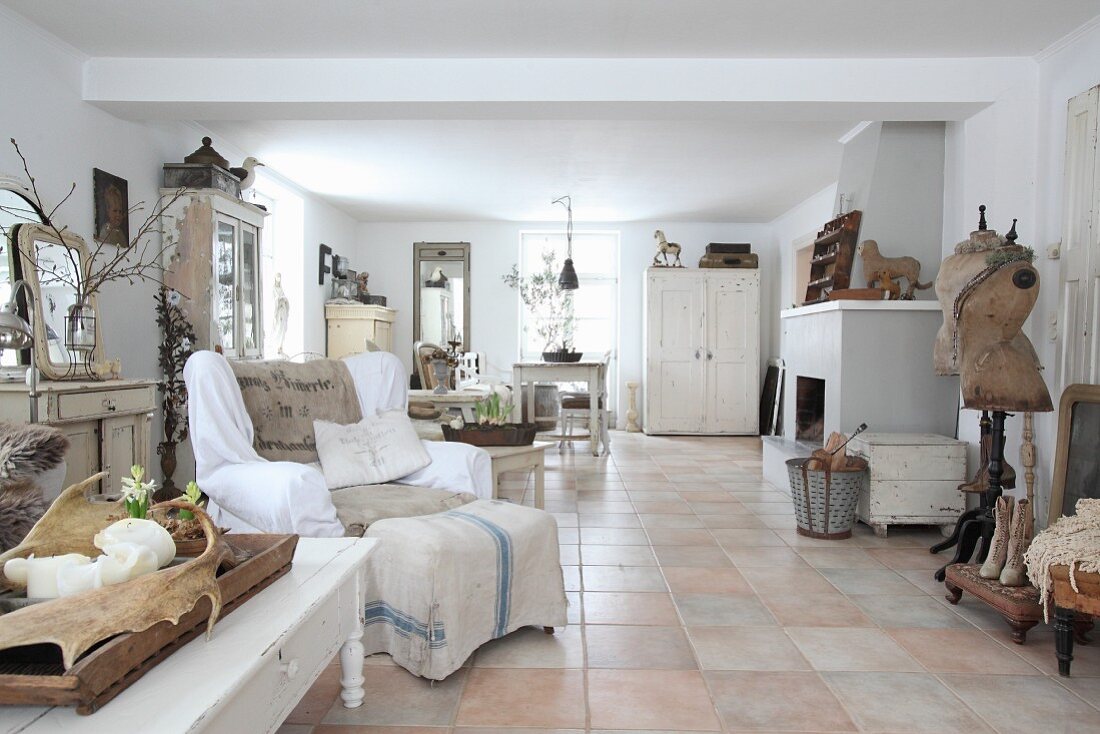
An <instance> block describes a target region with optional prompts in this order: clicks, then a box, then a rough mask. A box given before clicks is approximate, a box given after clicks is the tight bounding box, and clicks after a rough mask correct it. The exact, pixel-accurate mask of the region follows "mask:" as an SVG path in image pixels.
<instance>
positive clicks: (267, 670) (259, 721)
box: [203, 593, 343, 733]
mask: <svg viewBox="0 0 1100 734" xmlns="http://www.w3.org/2000/svg"><path fill="white" fill-rule="evenodd" d="M216 629H217V628H215V632H214V634H215V635H216V634H217V631H216ZM342 641H343V640H342V638H341V635H340V601H339V596H338V594H335V593H334V594H332V595H331V596H329V597H328V598H327V599H325V600H324V601H322V602H320V606H319V608H318V609H317V610H316V611H315V612H314V613H313V614H312V615H310V617H309V618H308V619H307V620H305V621H304V622H303V623H302V624H301V625H300V626H299V627H297V628H296V629H293V630H290V631H288V632H287V633H286V634H285V635H283V637H282V639H281V640H279V641H278V642H277V643H276V644H274V645H272V646H271V647H270V648H268V650H267V652H265V653H264V656H263V659H262V661H261V662H260V666H259V668H258V669H257V670H256V671H255V672H254V673H253V674H252V677H251V678H249V679H248V680H247V681H246V682H244V684H243V685H242V686H241V687H240V689H238V690H237V691H235V692H234V693H233V695H232V697H230V698H228V699H227V701H226V704H225V706H224V707H222V709H221V710H220V711H218V712H217V713H216V714H215V715H214V716H213V717H211V719H210V720H209V721H208V722H206V726H205V728H204V729H203V731H207V732H212V733H213V732H272V731H275V730H276V729H277V728H278V727H279V725H280V724H281V723H282V722H283V720H284V719H285V718H286V717H287V715H288V714H290V712H291V711H292V710H293V709H294V707H295V706H296V705H297V704H298V702H299V701H300V700H301V699H302V698H303V697H304V696H305V694H306V692H307V691H308V690H309V688H310V686H311V685H313V682H314V681H316V680H317V678H318V676H320V675H321V672H322V671H323V670H324V668H325V666H327V665H328V663H329V661H331V660H332V658H333V657H334V656H335V654H336V652H337V651H338V650H339V648H340V645H341V643H342Z"/></svg>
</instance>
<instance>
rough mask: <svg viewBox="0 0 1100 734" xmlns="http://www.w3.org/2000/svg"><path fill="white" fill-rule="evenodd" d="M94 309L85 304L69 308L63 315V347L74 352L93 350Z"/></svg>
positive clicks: (78, 303)
mask: <svg viewBox="0 0 1100 734" xmlns="http://www.w3.org/2000/svg"><path fill="white" fill-rule="evenodd" d="M95 337H96V334H95V309H93V308H92V307H91V306H90V305H88V304H86V303H80V302H77V303H75V304H73V305H72V306H69V310H68V312H67V313H66V315H65V346H66V347H68V348H69V349H71V350H73V351H74V352H90V351H92V350H93V349H95Z"/></svg>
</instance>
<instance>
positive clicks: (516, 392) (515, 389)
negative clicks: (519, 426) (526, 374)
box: [512, 367, 523, 423]
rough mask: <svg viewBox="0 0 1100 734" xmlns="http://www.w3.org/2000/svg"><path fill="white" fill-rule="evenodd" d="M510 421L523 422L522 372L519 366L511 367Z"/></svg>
mask: <svg viewBox="0 0 1100 734" xmlns="http://www.w3.org/2000/svg"><path fill="white" fill-rule="evenodd" d="M512 406H513V407H512V422H513V423H522V422H523V374H522V372H521V370H520V368H519V367H513V368H512Z"/></svg>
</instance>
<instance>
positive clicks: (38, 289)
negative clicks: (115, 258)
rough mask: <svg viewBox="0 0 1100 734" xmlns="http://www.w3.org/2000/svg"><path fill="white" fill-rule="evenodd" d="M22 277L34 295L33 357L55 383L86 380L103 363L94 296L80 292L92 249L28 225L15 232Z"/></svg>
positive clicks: (70, 236)
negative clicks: (56, 381)
mask: <svg viewBox="0 0 1100 734" xmlns="http://www.w3.org/2000/svg"><path fill="white" fill-rule="evenodd" d="M16 240H17V242H16V245H17V247H18V249H19V254H20V256H21V261H20V265H21V266H22V271H23V277H24V279H25V280H26V281H27V282H28V283H29V284H30V286H31V290H32V291H34V297H35V303H34V314H33V316H34V321H33V323H32V326H33V327H34V353H35V357H36V361H37V363H38V369H40V370H41V371H42V374H43V375H45V376H46V377H47V378H49V379H51V380H73V379H88V378H89V377H92V376H93V375H94V369H93V368H94V366H95V365H97V364H99V363H102V361H103V347H102V340H101V339H100V336H99V323H98V319H97V318H96V315H97V313H98V309H97V308H96V298H95V295H90V296H85V295H83V293H82V282H81V280H82V274H83V272H84V270H85V268H86V267H87V260H88V257H89V255H88V248H87V247H86V246H85V244H84V240H83V239H81V238H80V237H78V236H77V235H74V234H71V233H68V232H65V233H64V234H63V235H62V236H60V237H59V236H58V234H57V232H55V231H54V230H53V229H52V228H50V227H46V226H43V225H39V224H25V225H22V226H20V227H19V228H18V230H17V231H16Z"/></svg>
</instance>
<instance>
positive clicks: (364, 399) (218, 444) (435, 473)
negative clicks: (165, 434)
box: [183, 352, 492, 537]
mask: <svg viewBox="0 0 1100 734" xmlns="http://www.w3.org/2000/svg"><path fill="white" fill-rule="evenodd" d="M343 362H344V364H345V365H346V366H347V367H348V370H349V371H350V373H351V377H352V380H353V382H354V384H355V391H356V394H357V396H358V398H359V404H360V408H361V411H362V414H363V415H364V416H371V415H375V414H376V413H378V412H380V411H386V410H397V409H400V410H405V409H407V407H408V392H407V388H406V385H405V375H404V368H403V367H402V365H401V362H400V360H399V359H398V358H397V357H395V356H394V355H392V354H390V353H388V352H367V353H363V354H355V355H351V356H348V357H345V358H344V360H343ZM183 374H184V380H185V381H186V383H187V392H188V406H187V413H188V420H189V422H190V431H191V444H192V447H193V450H194V454H195V468H196V480H197V481H198V484H199V486H200V487H201V488H202V490H203V492H205V493H206V495H207V497H209V503H208V509H209V511H210V514H211V516H212V518H213V519H214V521H215V522H216V523H218V524H219V525H220V526H222V527H228V528H229V529H230V530H231V531H233V532H241V533H248V532H253V533H254V532H262V533H297V534H299V535H302V536H304V537H332V536H341V535H345V534H347V533H348V532H349V531H350V532H352V533H354V534H359V533H361V532H362V530H363V529H364V526H365V525H366V524H367V522H366V521H359V520H356V519H354V517H355V515H354V513H348V514H345V512H344V508H345V507H346V506H347V505H348V504H349V498H350V499H351V500H353V502H352V504H355V503H357V502H358V501H359V500H362V499H363V498H364V497H366V498H368V499H367V501H368V502H371V503H374V504H375V505H377V503H379V502H381V503H383V504H385V503H389V504H390V507H384V508H382V509H381V510H379V509H378V508H377V507H375V506H372V507H371V508H370V512H369V513H368V515H369V516H370V517H371V518H373V519H381V518H384V517H395V516H398V517H399V516H410V515H418V514H430V513H433V512H438V511H440V510H444V509H450V508H452V507H455V506H459V505H462V504H466V503H467V502H472V501H473V500H475V499H476V498H491V497H492V469H491V460H490V458H489V454H488V453H487V452H485V451H484V450H482V449H478V448H476V447H474V446H467V445H466V444H460V443H443V442H437V441H423V442H422V443H423V445H424V447H425V448H426V449H427V451H428V454H429V455H430V456H431V459H432V461H431V463H430V464H429V465H428V466H426V467H425V468H423V469H421V470H419V471H417V472H415V473H413V474H410V475H409V476H407V477H402V478H401V479H399V480H397V481H396V482H395V483H394V484H388V485H369V486H366V487H351V488H347V489H340V490H337V491H336V492H332V491H330V490H329V489H328V487H327V486H326V485H325V478H324V475H323V474H322V473H321V470H320V468H319V466H318V465H316V464H299V463H294V462H287V461H268V460H266V459H264V458H262V457H260V456H259V454H257V453H256V451H255V449H254V448H253V438H254V430H253V423H252V418H251V417H250V416H249V414H248V412H247V410H246V409H245V403H244V399H243V398H242V397H241V391H240V387H239V386H238V384H237V380H236V377H235V376H234V373H233V370H232V368H231V367H230V365H229V363H228V362H227V361H226V359H225V357H223V356H222V355H221V354H217V353H215V352H196V353H195V354H193V355H192V356H191V358H190V359H188V361H187V364H186V366H185V367H184V373H183ZM317 417H318V418H324V416H317ZM334 499H335V500H336V501H335V502H334ZM338 508H339V510H338ZM360 514H362V513H360ZM349 517H352V518H353V519H351V520H349ZM342 520H343V521H342Z"/></svg>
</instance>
